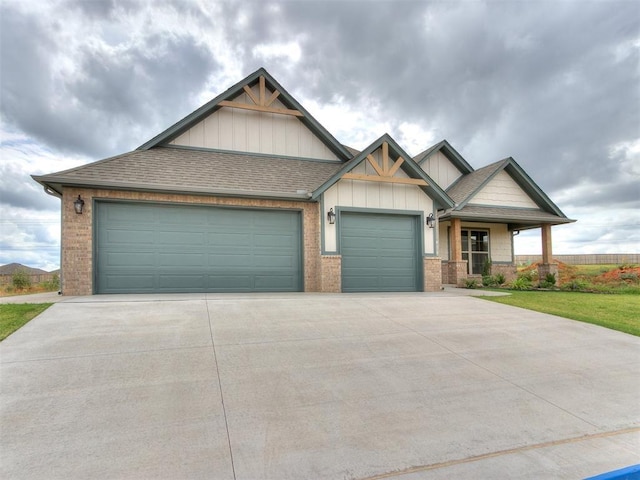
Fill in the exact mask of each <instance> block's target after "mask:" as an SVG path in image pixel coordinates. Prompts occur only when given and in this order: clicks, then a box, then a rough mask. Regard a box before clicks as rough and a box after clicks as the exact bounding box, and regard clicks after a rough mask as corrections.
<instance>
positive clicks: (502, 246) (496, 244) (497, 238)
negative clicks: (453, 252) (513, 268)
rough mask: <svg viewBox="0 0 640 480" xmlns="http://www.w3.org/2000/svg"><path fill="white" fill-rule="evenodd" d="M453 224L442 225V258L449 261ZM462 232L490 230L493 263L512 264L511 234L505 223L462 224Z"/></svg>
mask: <svg viewBox="0 0 640 480" xmlns="http://www.w3.org/2000/svg"><path fill="white" fill-rule="evenodd" d="M450 226H451V223H449V222H443V223H442V225H440V235H439V236H440V242H439V243H440V245H439V247H440V257H441V258H442V259H443V260H445V259H449V258H450V257H449V239H448V238H447V235H448V234H449V227H450ZM462 230H488V231H489V252H490V255H491V261H492V262H512V261H513V252H512V251H511V232H510V231H509V229H508V225H507V224H505V223H465V222H462Z"/></svg>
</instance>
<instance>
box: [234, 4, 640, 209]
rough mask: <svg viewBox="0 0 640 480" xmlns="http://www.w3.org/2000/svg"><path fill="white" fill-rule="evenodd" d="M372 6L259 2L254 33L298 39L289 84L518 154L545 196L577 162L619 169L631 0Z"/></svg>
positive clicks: (629, 96)
mask: <svg viewBox="0 0 640 480" xmlns="http://www.w3.org/2000/svg"><path fill="white" fill-rule="evenodd" d="M373 5H375V8H362V3H359V2H346V3H345V4H341V6H340V9H339V12H337V11H336V4H335V3H333V2H312V3H307V2H290V3H281V4H279V6H280V8H281V11H280V12H279V13H278V16H277V17H275V14H274V13H273V12H270V11H269V9H268V7H267V6H264V7H262V9H261V10H258V13H257V14H256V15H254V16H252V17H251V24H250V25H251V28H249V29H247V30H248V31H249V32H251V33H250V34H249V39H248V41H253V42H257V41H260V40H261V39H264V38H273V37H276V38H277V34H276V33H274V32H273V30H275V29H276V27H278V26H280V25H288V26H290V28H293V34H294V35H300V36H302V37H303V38H306V41H305V42H304V43H303V49H304V52H303V56H302V60H301V62H300V65H298V66H297V68H296V70H295V72H294V73H292V74H290V78H288V79H287V83H286V84H287V85H293V86H294V88H304V89H306V90H307V91H308V93H307V95H308V96H310V97H313V98H317V99H319V100H320V101H322V102H327V103H329V102H331V101H333V99H335V98H336V95H338V94H339V95H341V96H342V97H344V98H346V99H348V101H350V102H352V103H355V104H359V106H360V107H361V108H362V109H367V108H369V106H370V100H369V99H371V98H373V99H374V100H375V101H376V102H379V103H380V105H381V107H382V109H383V112H382V114H385V115H388V117H389V118H391V119H394V120H393V121H392V125H394V131H392V132H390V133H391V134H392V135H397V134H398V133H399V132H398V126H399V124H400V123H401V122H402V121H405V120H406V121H414V122H417V123H420V124H421V125H423V126H424V127H425V128H426V129H428V130H431V131H435V132H436V136H437V137H438V138H445V137H446V138H448V139H449V140H450V141H451V142H452V143H453V145H454V146H455V147H456V148H458V149H459V150H460V151H461V152H462V153H463V154H464V155H465V156H467V159H468V160H469V161H470V162H471V163H472V164H474V165H475V166H476V167H478V166H482V165H484V164H486V163H488V162H490V161H495V160H497V159H499V158H503V157H506V156H509V155H510V156H514V157H515V158H516V159H517V160H518V161H519V162H520V163H521V164H522V165H523V166H524V167H525V168H526V169H527V171H529V172H530V173H531V175H532V176H533V177H534V178H537V179H540V182H541V185H542V186H543V187H544V188H545V189H548V191H549V192H550V193H553V192H555V191H557V190H559V189H561V188H563V186H564V185H566V182H567V180H568V177H569V176H570V175H572V174H574V173H575V172H577V171H579V172H580V175H581V176H584V177H586V178H589V179H594V180H596V179H597V180H598V181H605V182H612V181H616V180H618V179H619V178H620V177H621V175H622V174H623V172H621V171H620V168H621V164H620V163H616V162H610V161H608V156H609V153H610V150H611V148H612V146H614V145H616V144H618V143H620V142H625V141H632V140H634V139H636V138H638V136H639V134H640V132H639V130H638V125H640V89H638V87H637V86H638V84H639V83H640V77H639V75H638V68H637V66H638V60H639V58H640V57H639V48H638V45H637V44H636V45H635V46H631V44H632V42H633V41H637V39H638V37H639V32H640V10H639V7H638V4H637V3H635V2H628V1H621V2H615V7H613V6H612V5H611V3H604V2H588V3H581V4H580V7H579V8H576V7H577V6H576V4H570V3H548V2H543V3H538V2H532V3H529V4H526V5H525V4H522V3H515V2H514V3H508V2H487V3H476V2H473V3H469V2H461V3H456V4H452V3H435V4H426V3H421V2H375V3H374V4H373ZM271 17H275V18H274V20H275V21H274V22H265V21H264V20H265V18H268V19H270V20H271ZM242 32H244V33H245V35H246V31H245V30H244V29H243V30H242ZM242 32H240V31H238V32H236V37H235V38H234V39H236V40H239V41H242V40H241V34H242ZM625 46H626V47H625ZM625 48H627V51H626V52H625V51H624V49H625ZM329 128H330V126H329ZM380 133H382V132H380ZM372 140H373V139H372ZM426 146H428V145H426V144H425V147H426ZM613 193H614V192H612V194H613ZM616 199H618V197H617V196H615V195H613V196H612V197H611V199H610V200H611V201H615V200H616ZM620 199H622V198H620Z"/></svg>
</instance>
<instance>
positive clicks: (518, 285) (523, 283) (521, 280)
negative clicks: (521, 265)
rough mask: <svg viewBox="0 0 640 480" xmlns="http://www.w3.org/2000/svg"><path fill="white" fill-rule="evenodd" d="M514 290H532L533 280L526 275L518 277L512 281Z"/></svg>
mask: <svg viewBox="0 0 640 480" xmlns="http://www.w3.org/2000/svg"><path fill="white" fill-rule="evenodd" d="M511 289H512V290H531V280H529V279H527V278H526V277H518V278H516V279H515V280H514V281H513V282H512V283H511Z"/></svg>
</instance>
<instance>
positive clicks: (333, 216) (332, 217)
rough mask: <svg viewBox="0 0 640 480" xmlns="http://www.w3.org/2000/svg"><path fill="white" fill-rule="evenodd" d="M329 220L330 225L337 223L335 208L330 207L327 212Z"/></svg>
mask: <svg viewBox="0 0 640 480" xmlns="http://www.w3.org/2000/svg"><path fill="white" fill-rule="evenodd" d="M327 220H329V225H333V224H334V223H336V214H335V212H334V211H333V208H330V209H329V211H328V212H327Z"/></svg>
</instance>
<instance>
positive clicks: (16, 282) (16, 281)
mask: <svg viewBox="0 0 640 480" xmlns="http://www.w3.org/2000/svg"><path fill="white" fill-rule="evenodd" d="M11 281H12V283H13V286H14V287H16V289H17V290H25V289H27V288H29V287H30V286H31V278H30V277H29V275H27V272H25V271H24V270H22V269H19V270H16V271H15V272H14V274H13V277H12V279H11Z"/></svg>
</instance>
